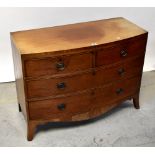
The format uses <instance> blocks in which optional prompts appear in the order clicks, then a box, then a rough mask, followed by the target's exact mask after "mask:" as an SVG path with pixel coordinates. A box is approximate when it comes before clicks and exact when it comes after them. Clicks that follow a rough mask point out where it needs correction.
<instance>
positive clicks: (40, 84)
mask: <svg viewBox="0 0 155 155" xmlns="http://www.w3.org/2000/svg"><path fill="white" fill-rule="evenodd" d="M92 80H93V79H92V73H91V72H89V73H85V74H78V75H74V76H65V77H60V78H50V79H40V80H34V81H27V82H26V87H27V96H28V98H37V97H48V96H53V95H54V96H55V95H60V94H65V93H72V92H75V91H79V90H84V89H88V88H90V87H91V86H92V82H93V81H92Z"/></svg>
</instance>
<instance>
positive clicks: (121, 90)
mask: <svg viewBox="0 0 155 155" xmlns="http://www.w3.org/2000/svg"><path fill="white" fill-rule="evenodd" d="M123 91H124V90H123V89H122V88H118V89H117V90H116V93H117V94H118V95H119V94H122V93H123Z"/></svg>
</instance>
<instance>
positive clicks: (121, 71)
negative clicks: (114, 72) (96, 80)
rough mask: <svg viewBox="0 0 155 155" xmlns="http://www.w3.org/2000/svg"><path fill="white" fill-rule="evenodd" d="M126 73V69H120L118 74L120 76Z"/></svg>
mask: <svg viewBox="0 0 155 155" xmlns="http://www.w3.org/2000/svg"><path fill="white" fill-rule="evenodd" d="M124 73H125V70H124V68H120V69H119V70H118V74H119V75H121V76H122V75H124Z"/></svg>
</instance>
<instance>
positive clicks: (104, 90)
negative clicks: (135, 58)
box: [29, 77, 140, 121]
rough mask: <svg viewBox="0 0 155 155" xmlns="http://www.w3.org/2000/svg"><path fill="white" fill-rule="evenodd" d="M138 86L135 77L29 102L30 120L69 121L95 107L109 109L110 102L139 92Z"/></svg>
mask: <svg viewBox="0 0 155 155" xmlns="http://www.w3.org/2000/svg"><path fill="white" fill-rule="evenodd" d="M139 86H140V77H135V78H132V79H129V80H124V81H119V82H116V83H111V84H109V85H107V86H105V87H101V88H96V89H92V90H90V91H88V92H85V93H81V94H77V95H73V96H68V97H61V98H53V99H49V100H42V101H32V102H29V111H30V118H31V119H54V120H57V121H67V120H71V119H72V118H75V117H74V116H76V115H79V114H82V113H85V114H86V113H87V114H88V113H89V112H91V111H93V109H94V108H96V107H101V108H102V109H103V108H104V106H105V107H106V108H107V104H109V106H110V107H111V104H112V102H114V101H117V100H120V99H123V98H125V97H127V96H129V95H132V94H134V93H135V92H136V91H138V90H139ZM87 117H89V116H87ZM90 117H93V116H90ZM58 118H59V119H58ZM81 119H83V118H81ZM87 119H88V118H87Z"/></svg>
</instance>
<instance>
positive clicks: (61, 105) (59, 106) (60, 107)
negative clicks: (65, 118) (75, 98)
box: [57, 103, 66, 110]
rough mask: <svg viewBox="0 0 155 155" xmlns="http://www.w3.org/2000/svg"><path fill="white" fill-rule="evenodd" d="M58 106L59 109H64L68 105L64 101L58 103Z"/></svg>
mask: <svg viewBox="0 0 155 155" xmlns="http://www.w3.org/2000/svg"><path fill="white" fill-rule="evenodd" d="M57 108H58V109H59V110H64V109H65V108H66V105H65V104H64V103H61V104H58V106H57Z"/></svg>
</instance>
